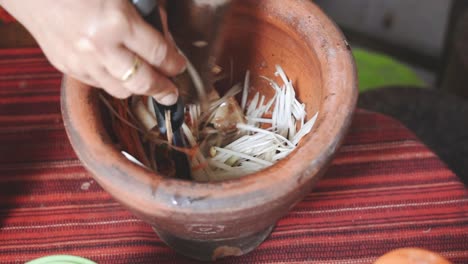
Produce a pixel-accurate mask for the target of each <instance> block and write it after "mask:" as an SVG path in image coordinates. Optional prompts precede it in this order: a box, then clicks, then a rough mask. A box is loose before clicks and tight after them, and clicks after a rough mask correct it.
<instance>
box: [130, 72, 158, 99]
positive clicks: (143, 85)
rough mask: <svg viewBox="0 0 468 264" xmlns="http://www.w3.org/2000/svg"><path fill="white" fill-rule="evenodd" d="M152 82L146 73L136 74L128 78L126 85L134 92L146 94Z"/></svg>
mask: <svg viewBox="0 0 468 264" xmlns="http://www.w3.org/2000/svg"><path fill="white" fill-rule="evenodd" d="M152 86H153V82H152V80H151V78H149V76H147V75H143V74H138V75H136V76H133V77H132V79H130V80H128V83H127V87H128V89H129V90H130V91H132V92H134V93H136V94H147V93H148V92H150V91H151V88H152Z"/></svg>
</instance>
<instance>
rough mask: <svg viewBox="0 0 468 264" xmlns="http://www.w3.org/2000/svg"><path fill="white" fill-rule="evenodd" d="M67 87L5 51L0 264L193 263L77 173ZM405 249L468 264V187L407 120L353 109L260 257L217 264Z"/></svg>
mask: <svg viewBox="0 0 468 264" xmlns="http://www.w3.org/2000/svg"><path fill="white" fill-rule="evenodd" d="M60 79H61V75H60V74H59V73H58V72H57V71H56V70H54V69H53V68H52V67H51V66H50V65H49V64H48V63H47V61H46V60H45V58H44V56H43V54H42V53H41V51H40V50H38V49H13V50H0V135H1V136H0V182H1V184H0V262H1V263H23V262H24V261H27V260H31V259H34V258H37V257H41V256H45V255H51V254H72V255H78V256H82V257H86V258H89V259H92V260H94V261H96V262H98V263H190V262H192V261H190V260H188V259H186V258H185V257H183V256H180V255H177V254H175V253H174V252H173V250H172V249H170V248H168V247H167V246H165V245H164V244H163V243H162V242H161V241H160V240H159V239H158V237H157V236H156V235H155V234H154V232H153V231H152V229H151V227H150V226H149V225H147V224H145V223H144V222H142V221H140V220H139V219H137V218H135V217H134V216H133V215H132V214H130V213H129V212H128V211H127V210H125V209H124V208H122V207H121V206H120V205H119V204H118V203H117V202H116V201H114V200H113V199H112V197H110V196H109V195H108V194H107V193H106V192H104V191H103V190H102V189H101V188H100V187H99V186H98V185H97V184H96V182H94V181H93V179H92V178H91V177H90V174H88V173H87V172H86V171H85V169H84V168H83V167H82V166H81V164H80V162H79V161H78V160H77V158H76V156H75V154H74V152H73V150H72V148H71V146H70V144H69V142H68V139H67V136H66V134H65V131H64V128H63V124H62V120H61V115H60V105H59V102H60V93H59V89H60ZM401 247H421V248H425V249H429V250H432V251H435V252H438V253H440V254H441V255H443V256H445V257H447V258H448V259H450V260H451V261H453V262H455V263H468V191H467V189H466V187H465V186H464V185H463V184H462V183H461V182H460V181H459V179H458V177H457V176H456V175H454V173H453V172H451V171H450V170H449V169H447V167H446V166H445V165H444V164H443V163H442V162H441V161H440V160H439V158H438V157H437V156H436V155H435V154H434V153H433V152H431V151H430V150H429V149H428V148H427V147H426V146H424V145H423V144H422V143H421V142H420V141H419V140H418V139H417V138H416V137H415V136H414V134H413V133H411V132H410V131H409V130H408V129H406V128H405V127H404V126H402V125H401V124H400V123H398V122H397V121H395V120H393V119H391V118H389V117H386V116H383V115H380V114H376V113H371V112H365V111H360V110H358V111H357V112H356V115H355V119H354V122H353V125H352V127H351V130H350V132H349V134H348V136H347V138H346V141H345V144H344V146H343V147H342V148H341V149H340V151H339V153H338V155H337V157H336V158H335V160H334V162H333V164H332V165H331V167H330V169H329V170H328V172H327V174H326V176H325V177H324V178H323V179H322V180H321V181H320V182H319V184H318V185H317V186H316V187H315V188H314V189H313V190H312V191H311V193H310V194H309V195H308V196H307V197H306V198H305V199H304V200H303V201H302V202H300V203H299V204H297V205H296V206H295V207H294V208H293V210H292V211H291V212H289V214H287V215H286V216H285V217H283V218H282V219H281V220H280V221H279V222H278V224H277V226H276V228H275V229H274V231H273V233H272V234H271V236H270V237H269V238H268V239H267V240H266V241H265V242H264V243H263V244H262V245H261V246H260V247H259V248H258V249H256V250H255V251H253V252H252V253H250V254H248V255H246V256H243V257H239V258H235V259H232V258H231V259H226V260H223V261H220V262H221V263H273V262H281V263H284V262H304V263H371V262H372V261H373V260H375V259H376V258H377V257H378V256H380V255H382V254H384V253H386V252H388V251H390V250H392V249H395V248H401Z"/></svg>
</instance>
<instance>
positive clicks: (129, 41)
mask: <svg viewBox="0 0 468 264" xmlns="http://www.w3.org/2000/svg"><path fill="white" fill-rule="evenodd" d="M0 4H1V5H2V6H3V7H4V8H5V9H6V10H7V11H8V12H10V13H11V14H12V15H13V16H15V18H16V19H17V20H18V21H20V22H21V23H22V24H23V25H24V26H25V27H26V28H27V29H28V30H29V31H30V33H31V34H32V35H33V37H34V38H35V39H36V40H37V42H38V43H39V45H40V46H41V48H42V49H43V51H44V53H45V55H46V56H47V58H48V59H49V61H50V62H51V63H52V64H53V65H54V66H55V67H56V68H57V69H59V70H60V71H62V72H63V73H65V74H67V75H70V76H72V77H74V78H76V79H78V80H80V81H82V82H85V83H87V84H89V85H92V86H95V87H102V88H103V89H104V90H106V91H107V92H108V93H109V94H111V95H113V96H115V97H118V98H126V97H128V96H130V95H131V94H145V95H151V96H153V97H154V98H155V99H156V100H157V101H158V102H160V103H161V104H165V105H171V104H174V103H175V102H176V101H177V97H178V91H177V88H176V87H175V85H174V84H173V83H172V82H171V81H170V80H169V79H168V77H167V76H175V75H177V74H178V73H180V72H181V71H183V70H184V68H185V63H186V62H185V59H184V57H183V56H182V55H180V54H179V53H178V51H177V50H176V48H175V47H174V45H173V44H172V42H171V41H168V40H167V39H166V38H165V37H164V36H163V35H162V34H161V33H160V32H158V31H156V30H155V29H153V28H152V27H151V26H150V25H149V24H147V23H146V22H145V21H144V20H143V18H142V17H141V16H140V15H139V14H138V13H137V11H136V10H135V8H134V7H133V6H132V4H131V3H130V2H129V1H128V0H92V1H76V0H60V1H56V0H21V1H18V0H0ZM136 64H137V65H136ZM135 66H136V67H135ZM132 68H133V69H136V70H135V71H134V72H133V74H130V73H132ZM129 75H130V76H129ZM125 77H127V78H125Z"/></svg>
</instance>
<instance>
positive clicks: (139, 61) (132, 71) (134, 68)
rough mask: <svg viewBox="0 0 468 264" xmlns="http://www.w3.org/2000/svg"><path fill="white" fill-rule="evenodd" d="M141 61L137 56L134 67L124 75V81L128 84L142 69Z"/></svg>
mask: <svg viewBox="0 0 468 264" xmlns="http://www.w3.org/2000/svg"><path fill="white" fill-rule="evenodd" d="M140 64H141V60H140V58H138V56H135V59H134V60H133V65H132V67H131V68H130V69H128V70H127V71H126V72H125V73H124V74H123V75H122V81H123V82H126V81H128V80H130V78H132V76H133V75H135V73H136V72H137V70H138V68H139V67H140Z"/></svg>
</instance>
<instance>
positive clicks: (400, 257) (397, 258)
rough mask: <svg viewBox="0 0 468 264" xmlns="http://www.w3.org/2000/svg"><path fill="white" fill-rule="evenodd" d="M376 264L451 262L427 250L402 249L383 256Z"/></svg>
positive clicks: (448, 263)
mask: <svg viewBox="0 0 468 264" xmlns="http://www.w3.org/2000/svg"><path fill="white" fill-rule="evenodd" d="M374 264H451V262H450V261H448V260H446V259H445V258H443V257H442V256H440V255H438V254H436V253H434V252H431V251H428V250H425V249H420V248H400V249H396V250H393V251H390V252H389V253H387V254H385V255H383V256H382V257H380V258H379V259H377V261H375V262H374Z"/></svg>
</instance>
